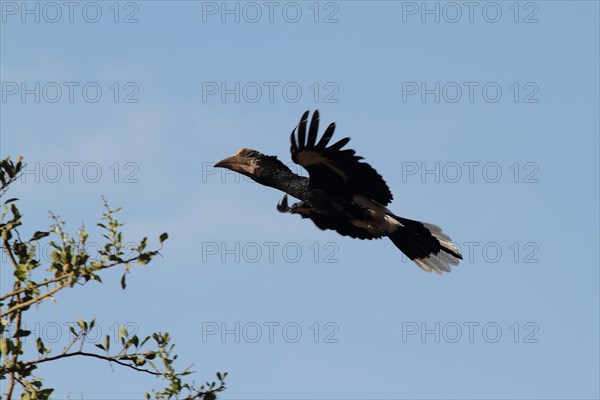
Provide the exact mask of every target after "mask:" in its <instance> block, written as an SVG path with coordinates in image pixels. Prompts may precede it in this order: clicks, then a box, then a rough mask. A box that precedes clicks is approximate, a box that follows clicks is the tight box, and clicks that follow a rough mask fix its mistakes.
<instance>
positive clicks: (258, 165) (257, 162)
mask: <svg viewBox="0 0 600 400" xmlns="http://www.w3.org/2000/svg"><path fill="white" fill-rule="evenodd" d="M254 165H256V166H257V167H261V166H262V160H255V161H254Z"/></svg>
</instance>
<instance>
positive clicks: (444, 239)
mask: <svg viewBox="0 0 600 400" xmlns="http://www.w3.org/2000/svg"><path fill="white" fill-rule="evenodd" d="M309 114H310V113H309V111H306V112H304V113H303V114H302V117H301V118H300V122H299V123H298V125H297V126H296V127H294V129H293V130H292V134H291V147H290V152H291V155H292V161H293V162H294V163H296V164H299V165H300V166H302V167H303V168H304V169H306V170H307V171H308V177H304V176H300V175H297V174H295V173H294V172H292V171H291V170H290V168H288V167H287V166H286V165H285V164H284V163H283V162H281V161H280V160H279V159H278V158H277V157H276V156H270V155H265V154H263V153H261V152H259V151H257V150H252V149H248V148H242V149H241V150H239V151H238V152H237V153H235V154H234V155H233V156H231V157H227V158H225V159H223V160H221V161H219V162H217V163H216V164H215V165H214V166H215V167H216V168H226V169H229V170H232V171H235V172H237V173H240V174H242V175H245V176H247V177H249V178H250V179H252V180H254V181H255V182H257V183H259V184H261V185H264V186H268V187H272V188H275V189H279V190H281V191H283V192H285V193H286V194H285V195H284V197H283V199H282V200H281V201H280V202H279V203H278V204H277V206H276V209H277V210H278V211H280V212H283V213H291V214H299V215H300V217H302V218H308V219H310V220H312V222H313V223H314V224H315V225H316V226H317V227H318V228H320V229H321V230H334V231H336V232H337V233H338V234H340V235H343V236H349V237H351V238H355V239H367V240H370V239H379V238H383V237H388V238H389V239H390V240H391V241H392V243H393V244H394V245H395V246H396V247H397V248H398V249H400V251H402V252H403V253H404V254H405V255H406V256H407V257H408V258H409V259H411V260H412V261H414V262H415V263H416V264H417V265H418V266H419V267H421V268H422V269H423V270H424V271H426V272H432V271H433V272H435V273H437V274H442V273H444V272H450V271H451V268H450V266H451V265H452V266H455V265H458V263H459V260H461V259H462V255H461V253H460V251H459V250H458V248H457V246H456V245H455V244H454V243H453V242H452V240H451V239H450V237H449V236H448V235H446V234H445V233H444V232H442V230H441V229H440V228H439V227H438V226H436V225H433V224H429V223H426V222H420V221H416V220H411V219H407V218H402V217H399V216H397V215H395V214H394V213H393V212H392V211H390V210H389V209H388V208H387V205H388V204H389V203H390V202H391V201H392V199H393V196H392V193H391V191H390V189H389V187H388V185H387V184H386V182H385V181H384V179H383V178H382V176H381V175H379V173H378V172H377V171H376V170H375V169H374V168H373V167H371V166H370V165H369V164H367V163H366V162H364V161H362V160H364V158H363V157H360V156H357V155H356V152H355V151H354V150H351V149H348V148H344V147H345V146H346V145H347V144H348V142H349V141H350V138H349V137H345V138H343V139H340V140H338V141H337V142H335V143H333V144H330V142H331V139H332V137H333V133H334V131H335V128H336V124H335V122H333V123H331V124H330V125H329V126H328V127H327V129H325V131H324V133H323V134H322V136H321V137H320V139H319V140H318V141H317V139H318V130H319V121H320V116H319V111H318V110H316V111H315V112H313V114H312V118H311V119H310V123H309V121H308V119H309ZM288 195H289V196H292V197H295V198H296V199H298V200H299V201H298V202H296V203H294V204H291V205H290V204H289V202H288Z"/></svg>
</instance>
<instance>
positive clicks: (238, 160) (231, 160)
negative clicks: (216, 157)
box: [215, 154, 244, 171]
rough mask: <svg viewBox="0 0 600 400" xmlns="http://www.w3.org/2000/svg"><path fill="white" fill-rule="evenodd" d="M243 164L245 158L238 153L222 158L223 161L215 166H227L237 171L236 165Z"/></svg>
mask: <svg viewBox="0 0 600 400" xmlns="http://www.w3.org/2000/svg"><path fill="white" fill-rule="evenodd" d="M242 164H244V159H243V158H242V157H240V156H238V155H237V154H236V155H234V156H231V157H227V158H224V159H222V160H221V161H219V162H218V163H216V164H215V167H216V168H227V169H231V170H234V171H235V170H236V167H238V168H239V167H240V166H241V165H242Z"/></svg>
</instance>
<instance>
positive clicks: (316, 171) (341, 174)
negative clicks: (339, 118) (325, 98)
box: [290, 111, 393, 205]
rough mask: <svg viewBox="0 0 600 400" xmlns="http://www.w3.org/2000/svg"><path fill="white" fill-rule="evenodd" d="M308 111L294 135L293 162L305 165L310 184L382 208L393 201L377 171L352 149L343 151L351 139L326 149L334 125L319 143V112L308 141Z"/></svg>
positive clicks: (291, 149)
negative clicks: (357, 196) (359, 197)
mask: <svg viewBox="0 0 600 400" xmlns="http://www.w3.org/2000/svg"><path fill="white" fill-rule="evenodd" d="M308 114H309V113H308V111H306V112H305V113H304V114H302V118H300V122H299V124H298V133H297V135H296V129H294V130H293V131H292V135H291V147H290V151H291V153H292V160H293V161H294V162H295V163H296V164H300V165H302V166H303V167H304V168H306V170H307V171H308V173H309V178H310V181H309V184H310V185H311V186H312V187H318V188H321V189H323V190H329V191H338V192H341V193H346V194H362V195H365V196H367V197H369V198H371V199H373V200H375V201H377V202H378V203H380V204H382V205H386V204H388V203H389V202H390V201H391V200H392V198H393V197H392V193H391V192H390V189H389V188H388V186H387V184H386V183H385V181H384V180H383V178H382V177H381V175H379V174H378V173H377V171H376V170H375V169H374V168H373V167H371V166H370V165H369V164H367V163H365V162H361V160H362V159H363V158H362V157H360V156H357V155H356V152H355V151H354V150H352V149H343V147H344V146H345V145H347V144H348V142H349V141H350V138H347V137H346V138H343V139H340V140H338V141H337V142H335V143H334V144H332V145H331V146H329V147H327V145H328V144H329V141H330V140H331V138H332V136H333V133H334V131H335V124H334V123H332V124H330V125H329V126H328V127H327V129H326V130H325V133H324V134H323V136H322V137H321V139H320V140H319V141H318V143H317V140H316V139H317V132H318V129H319V112H318V111H315V113H314V114H313V116H312V119H311V123H310V127H309V132H308V140H306V139H307V137H306V127H307V126H306V125H307V121H308ZM315 143H317V144H315Z"/></svg>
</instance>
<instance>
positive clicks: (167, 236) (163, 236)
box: [158, 232, 169, 244]
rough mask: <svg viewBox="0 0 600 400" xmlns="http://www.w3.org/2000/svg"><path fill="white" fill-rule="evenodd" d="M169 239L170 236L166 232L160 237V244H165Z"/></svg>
mask: <svg viewBox="0 0 600 400" xmlns="http://www.w3.org/2000/svg"><path fill="white" fill-rule="evenodd" d="M168 238H169V234H168V233H167V232H164V233H162V234H161V235H160V237H159V238H158V239H159V240H160V243H161V244H162V242H164V241H165V240H167V239H168Z"/></svg>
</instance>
